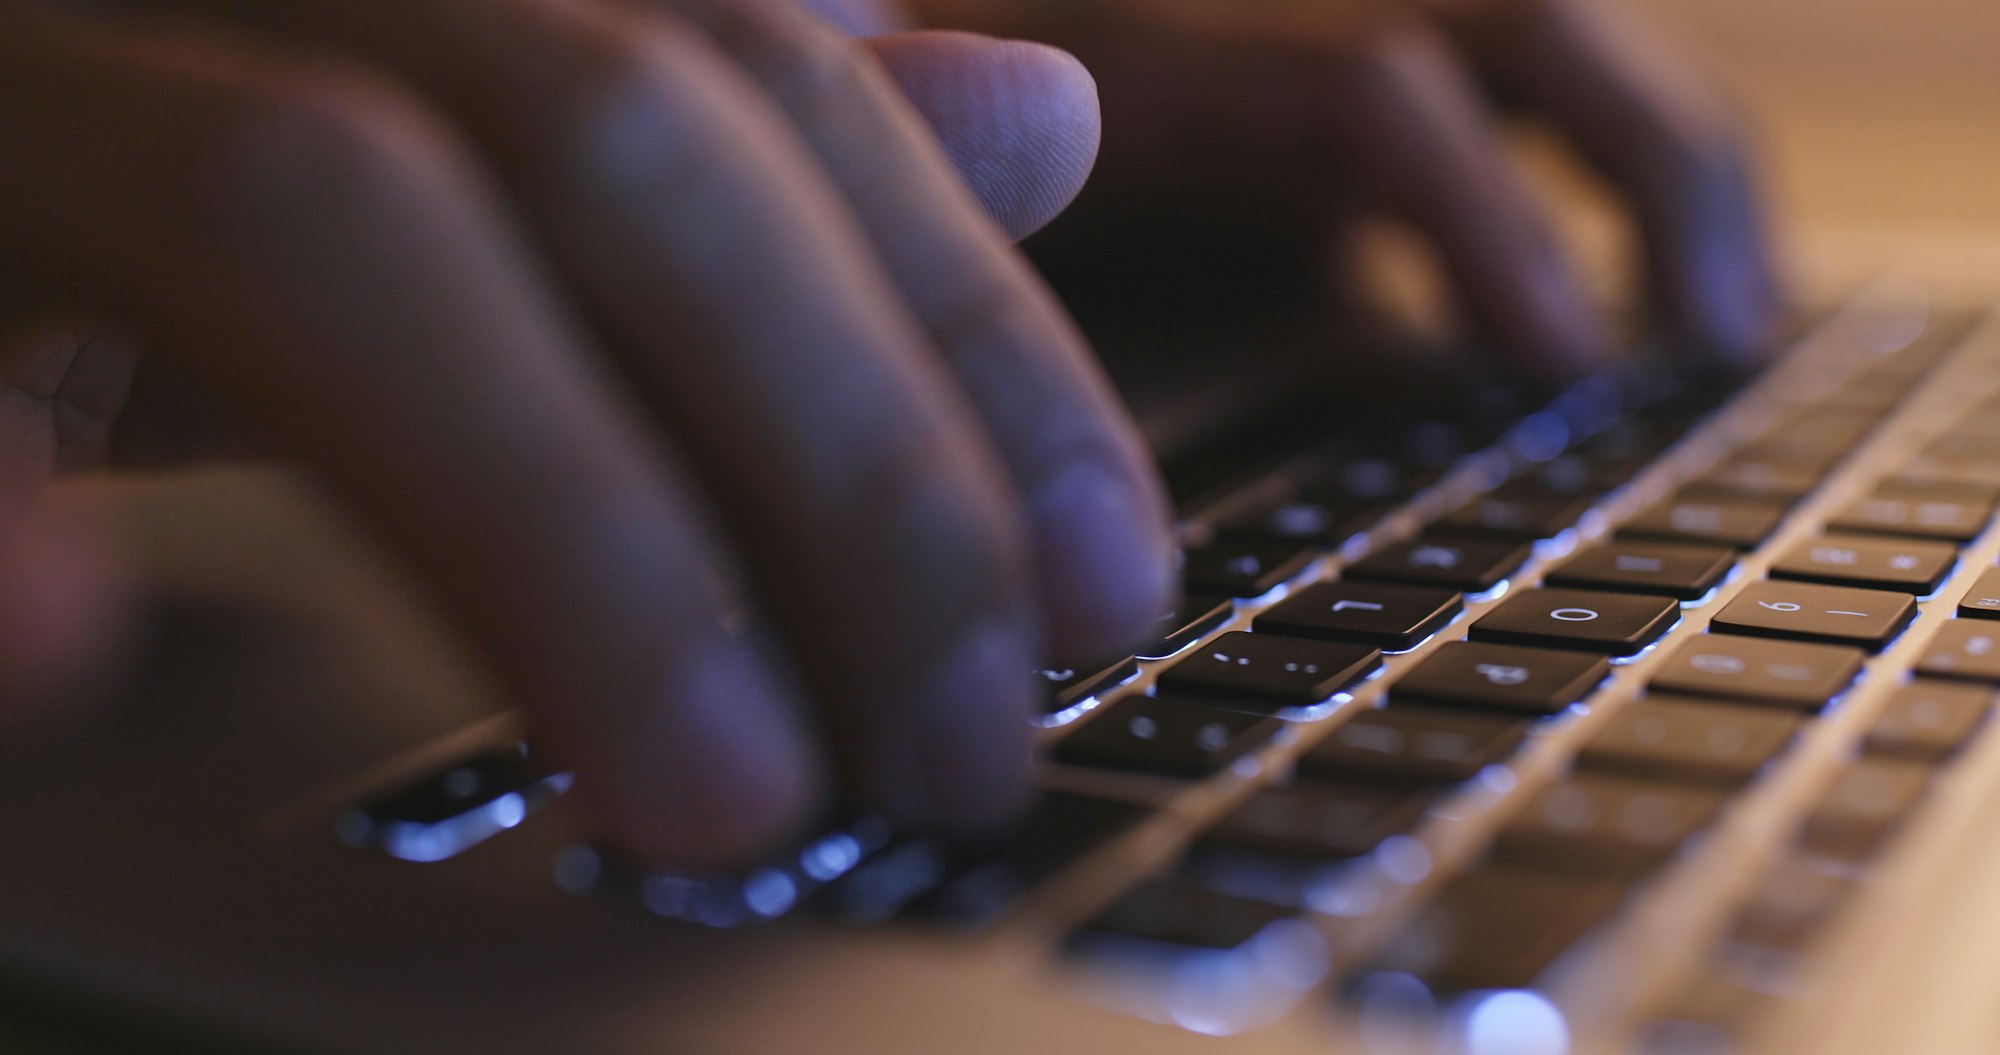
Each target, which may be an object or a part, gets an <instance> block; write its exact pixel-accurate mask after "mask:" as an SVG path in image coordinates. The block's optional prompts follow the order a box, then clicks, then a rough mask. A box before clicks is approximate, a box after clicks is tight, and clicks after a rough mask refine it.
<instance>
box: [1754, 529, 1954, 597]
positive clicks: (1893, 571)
mask: <svg viewBox="0 0 2000 1055" xmlns="http://www.w3.org/2000/svg"><path fill="white" fill-rule="evenodd" d="M1957 563H1958V547H1956V546H1953V545H1951V544H1950V543H1946V542H1923V541H1919V540H1916V539H1897V540H1888V539H1867V538H1857V537H1852V536H1841V535H1829V536H1827V537H1824V538H1817V539H1813V540H1811V541H1808V542H1801V543H1799V544H1798V545H1797V546H1794V547H1792V549H1791V550H1790V551H1789V552H1787V553H1786V554H1785V555H1784V556H1783V557H1780V558H1778V561H1777V563H1776V564H1773V565H1772V566H1771V577H1772V578H1774V579H1797V580H1800V581H1802V582H1817V583H1825V584H1827V585H1829V586H1854V587H1860V588H1863V589H1874V590H1901V591H1903V592H1905V593H1911V594H1916V595H1918V596H1923V595H1925V594H1928V593H1930V592H1931V591H1933V590H1935V589H1937V588H1938V584H1939V583H1941V582H1943V581H1944V579H1945V576H1947V575H1950V574H1951V569H1952V567H1953V566H1954V565H1955V564H1957Z"/></svg>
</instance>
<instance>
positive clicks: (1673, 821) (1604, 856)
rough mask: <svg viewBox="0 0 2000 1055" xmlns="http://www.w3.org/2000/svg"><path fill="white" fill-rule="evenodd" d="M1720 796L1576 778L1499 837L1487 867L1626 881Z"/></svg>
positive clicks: (1546, 792)
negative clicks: (1504, 866)
mask: <svg viewBox="0 0 2000 1055" xmlns="http://www.w3.org/2000/svg"><path fill="white" fill-rule="evenodd" d="M1721 808H1722V796H1721V795H1719V794H1716V793H1713V792H1709V791H1702V790H1697V789H1694V788H1687V787H1676V786H1673V785H1668V784H1651V783H1646V782H1643V781H1638V780H1628V779H1624V778H1621V777H1607V776H1601V775H1596V774H1582V775H1578V776H1573V777H1570V778H1569V779H1567V780H1563V781H1561V782H1559V783H1556V784H1554V785H1552V786H1550V787H1547V788H1544V789H1543V790H1542V792H1541V793H1540V794H1539V795H1536V796H1535V798H1534V799H1533V801H1531V802H1529V803H1528V805H1527V808H1525V809H1523V810H1522V811H1521V813H1520V814H1519V815H1517V816H1516V817H1515V818H1514V819H1513V820H1512V821H1509V822H1508V823H1507V825H1506V826H1505V827H1504V828H1502V829H1501V830H1500V836H1499V839H1498V841H1497V842H1496V843H1495V845H1494V859H1495V861H1496V862H1499V863H1502V864H1511V865H1517V866H1520V867H1523V868H1533V869H1535V870H1537V871H1552V872H1560V873H1563V874H1565V875H1582V876H1594V877H1601V878H1606V879H1631V878H1634V877H1637V876H1639V875H1643V874H1644V873H1646V872H1650V871H1652V870H1653V869H1654V868H1656V867H1658V866H1659V864H1660V863H1661V862H1663V861H1665V860H1666V859H1667V858H1668V857H1669V856H1671V855H1672V854H1673V853H1674V851H1676V850H1678V849H1680V846H1681V844H1682V843H1684V842H1686V841H1687V839H1688V837H1689V836H1691V835H1693V834H1694V833H1695V832H1697V831H1700V830H1701V829H1702V828H1705V827H1707V826H1708V823H1709V822H1710V821H1711V820H1713V819H1714V818H1715V814H1716V812H1717V811H1718V810H1720V809H1721Z"/></svg>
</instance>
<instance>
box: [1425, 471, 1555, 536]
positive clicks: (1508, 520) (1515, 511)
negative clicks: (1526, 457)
mask: <svg viewBox="0 0 2000 1055" xmlns="http://www.w3.org/2000/svg"><path fill="white" fill-rule="evenodd" d="M1591 501H1592V499H1591V498H1590V497H1589V496H1587V495H1574V494H1561V493H1556V492H1548V491H1541V490H1538V489H1535V488H1532V487H1529V486H1523V485H1505V486H1502V487H1501V488H1500V489H1499V490H1497V491H1494V492H1493V493H1491V494H1487V495H1483V496H1481V497H1479V498H1475V499H1473V500H1472V501H1471V502H1470V503H1467V504H1466V505H1465V506H1463V507H1461V508H1460V509H1458V510H1457V511H1456V512H1453V513H1450V514H1447V515H1446V516H1445V517H1444V518H1443V519H1442V520H1440V521H1438V522H1437V524H1436V525H1435V526H1434V528H1433V530H1435V531H1437V532H1438V533H1439V534H1445V535H1466V536H1471V537H1475V538H1496V539H1509V540H1512V541H1516V542H1533V541H1535V540H1536V539H1545V538H1554V537H1555V536H1557V535H1560V534H1562V533H1563V531H1565V530H1567V529H1568V528H1570V527H1573V526H1575V524H1576V522H1577V520H1578V519H1579V518H1580V517H1582V516H1583V514H1584V512H1585V511H1587V510H1588V509H1589V508H1590V504H1591Z"/></svg>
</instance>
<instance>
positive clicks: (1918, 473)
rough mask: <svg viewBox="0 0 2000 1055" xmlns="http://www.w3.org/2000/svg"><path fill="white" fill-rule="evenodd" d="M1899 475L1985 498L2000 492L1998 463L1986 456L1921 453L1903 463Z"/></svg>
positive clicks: (1999, 463) (1999, 468)
mask: <svg viewBox="0 0 2000 1055" xmlns="http://www.w3.org/2000/svg"><path fill="white" fill-rule="evenodd" d="M1899 474H1900V475H1901V476H1903V477H1904V478H1905V479H1908V480H1911V481H1920V482H1925V483H1938V484H1957V485H1960V486H1964V487H1971V488H1978V489H1981V490H1983V491H1985V492H1986V493H1987V494H1988V495H1991V494H1993V493H1995V492H1996V491H2000V461H1996V460H1994V458H1993V456H1992V455H1987V454H1956V455H1954V454H1942V453H1939V452H1936V451H1924V452H1922V453H1919V454H1918V455H1917V456H1916V457H1914V458H1911V459H1910V460H1909V461H1907V462H1905V463H1903V467H1902V469H1901V470H1900V471H1899ZM1989 500H1990V499H1989Z"/></svg>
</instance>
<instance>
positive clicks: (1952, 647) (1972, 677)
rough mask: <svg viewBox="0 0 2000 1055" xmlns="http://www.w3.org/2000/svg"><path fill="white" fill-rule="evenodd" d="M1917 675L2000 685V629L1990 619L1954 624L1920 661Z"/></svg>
mask: <svg viewBox="0 0 2000 1055" xmlns="http://www.w3.org/2000/svg"><path fill="white" fill-rule="evenodd" d="M1917 673H1919V674H1929V675H1932V676H1933V677H1939V678H1964V679H1966V680H1968V681H1993V682H2000V626H1995V625H1993V623H1992V621H1991V620H1987V619H1953V620H1951V621H1950V622H1948V623H1946V624H1944V625H1943V626H1941V627H1939V628H1938V632H1937V636H1936V637H1934V638H1932V639H1931V644H1930V647H1929V648H1927V649H1925V650H1924V654H1923V657H1922V658H1920V659H1918V660H1917Z"/></svg>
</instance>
